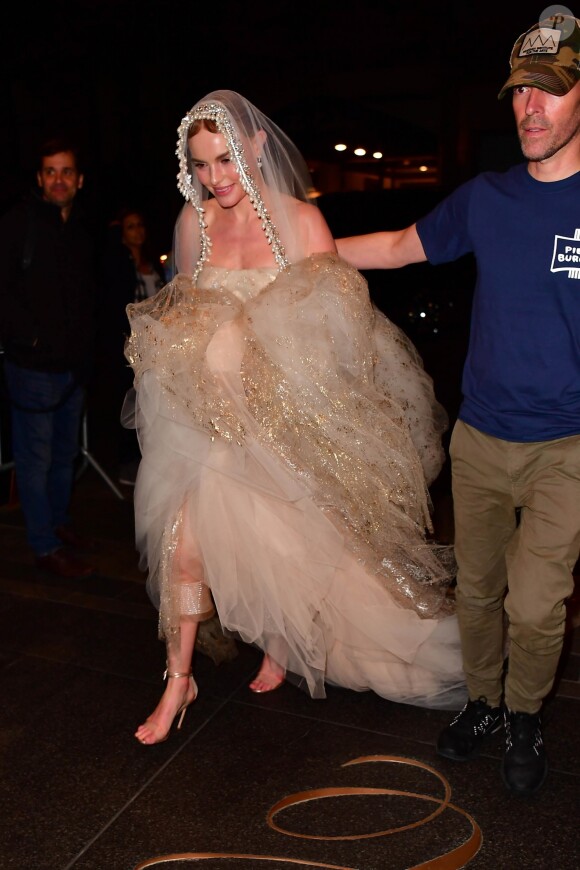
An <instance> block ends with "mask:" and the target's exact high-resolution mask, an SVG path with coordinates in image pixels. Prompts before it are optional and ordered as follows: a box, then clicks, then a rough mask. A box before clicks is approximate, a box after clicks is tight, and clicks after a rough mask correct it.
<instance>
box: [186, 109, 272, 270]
mask: <svg viewBox="0 0 580 870" xmlns="http://www.w3.org/2000/svg"><path fill="white" fill-rule="evenodd" d="M199 120H211V121H214V122H215V124H216V126H217V128H218V130H219V132H220V133H221V135H222V136H223V137H224V139H225V142H226V147H227V149H228V153H229V155H230V159H231V160H232V162H233V163H234V165H235V167H236V170H237V172H238V175H239V178H240V184H241V185H242V187H243V189H244V190H245V192H246V193H247V195H248V197H249V199H250V202H251V203H252V206H253V207H254V209H255V211H256V214H257V215H258V218H259V219H260V221H261V224H262V229H263V230H264V233H265V236H266V238H267V240H268V244H269V245H271V246H272V253H273V255H274V259H275V260H276V263H277V264H278V268H279V269H280V270H282V269H285V268H287V267H288V265H289V262H288V260H287V258H286V252H285V250H284V246H283V244H282V242H281V240H280V237H279V235H278V230H277V228H276V226H275V224H274V222H273V221H272V218H271V216H270V213H269V212H268V209H267V208H266V205H265V203H264V200H263V198H262V195H261V192H260V189H259V187H258V185H257V183H256V180H255V178H254V176H253V175H252V172H251V171H250V168H249V166H248V163H247V160H246V155H245V152H244V146H243V145H242V142H241V140H240V138H239V136H238V134H237V132H236V129H235V126H234V124H233V123H232V120H231V117H230V115H229V113H228V111H227V110H226V108H225V107H224V106H223V105H222V104H221V103H218V102H215V101H213V100H212V101H208V102H202V103H198V104H197V105H196V106H194V108H193V109H191V111H189V112H188V113H187V115H185V116H184V118H183V119H182V121H181V124H180V125H179V129H178V139H177V149H176V152H175V153H176V154H177V157H178V158H179V173H178V175H177V187H178V189H179V190H180V192H181V193H182V194H183V196H184V197H185V199H186V201H187V202H190V203H191V204H192V206H193V207H194V208H195V210H196V211H197V216H198V221H199V232H200V251H199V259H198V260H197V262H196V264H195V270H194V273H193V278H194V279H195V278H197V276H198V275H199V273H200V272H201V270H202V268H203V265H204V263H205V262H206V260H207V259H208V257H209V254H210V249H211V239H210V237H209V236H208V234H207V224H206V222H205V210H204V208H203V207H202V205H201V202H200V197H199V194H198V192H197V190H196V188H195V185H194V180H193V175H192V172H191V169H190V167H189V163H188V158H189V154H188V138H189V131H190V129H191V126H192V124H193V123H194V122H195V121H199Z"/></svg>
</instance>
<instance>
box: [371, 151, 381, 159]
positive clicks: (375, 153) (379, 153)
mask: <svg viewBox="0 0 580 870" xmlns="http://www.w3.org/2000/svg"><path fill="white" fill-rule="evenodd" d="M382 156H383V152H382V151H374V152H373V157H374V158H376V160H380V159H381V157H382Z"/></svg>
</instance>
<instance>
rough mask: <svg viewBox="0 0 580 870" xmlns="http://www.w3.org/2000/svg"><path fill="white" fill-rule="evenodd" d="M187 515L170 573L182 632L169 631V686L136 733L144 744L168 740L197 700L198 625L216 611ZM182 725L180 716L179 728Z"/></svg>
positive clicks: (185, 513)
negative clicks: (194, 670)
mask: <svg viewBox="0 0 580 870" xmlns="http://www.w3.org/2000/svg"><path fill="white" fill-rule="evenodd" d="M187 516H188V512H187V510H186V509H185V508H184V510H183V514H182V517H181V522H180V523H179V527H180V528H179V532H178V534H179V537H178V543H177V546H176V550H175V555H174V558H173V563H172V566H171V570H170V572H169V574H170V578H171V579H170V583H171V586H172V592H173V596H172V597H173V601H174V607H175V612H176V613H179V632H177V633H176V634H174V633H173V632H172V631H169V630H168V631H166V637H167V638H168V640H167V671H166V678H167V687H166V689H165V691H164V693H163V695H162V696H161V700H160V701H159V704H158V705H157V707H156V708H155V710H154V711H153V713H152V714H151V715H150V716H149V717H148V718H147V720H146V721H145V722H144V723H143V724H142V725H140V726H139V728H138V729H137V731H136V732H135V737H136V738H137V740H140V741H141V743H145V744H152V743H160V742H161V741H162V740H165V739H166V737H167V735H168V734H169V730H170V728H171V726H172V724H173V720H174V719H175V717H176V716H177V715H178V714H179V713H181V712H182V711H185V709H186V707H188V706H189V704H191V703H192V702H193V701H195V698H196V697H197V685H196V683H195V680H194V679H193V676H192V673H191V664H192V659H193V650H194V647H195V639H196V637H197V628H198V625H199V623H200V622H201V621H203V620H205V619H208V618H209V617H210V616H213V613H214V606H213V601H212V599H211V595H210V592H209V589H208V587H207V586H206V584H205V583H204V582H203V579H202V578H203V576H204V570H203V561H202V558H201V554H200V552H199V547H198V545H197V541H196V540H195V539H194V537H193V534H192V531H191V527H190V526H189V524H188V523H187V522H186V520H187ZM180 724H181V719H180V721H179V722H178V727H179V725H180Z"/></svg>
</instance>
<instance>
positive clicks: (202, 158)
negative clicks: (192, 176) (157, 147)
mask: <svg viewBox="0 0 580 870" xmlns="http://www.w3.org/2000/svg"><path fill="white" fill-rule="evenodd" d="M189 153H190V154H191V162H192V164H193V168H194V169H195V172H196V174H197V177H198V179H199V180H200V182H201V183H202V184H203V186H204V187H205V188H206V189H207V190H208V191H209V192H210V193H212V194H213V195H214V196H215V198H216V200H217V202H218V203H219V205H221V207H222V208H233V207H234V206H236V205H238V203H240V202H241V201H242V200H243V199H244V197H245V196H247V194H246V192H245V190H244V188H243V187H242V185H241V184H240V179H239V176H238V173H237V170H236V168H235V166H234V164H233V163H232V161H231V159H230V155H229V152H228V149H227V147H226V142H225V139H224V137H223V136H222V134H221V133H211V132H210V131H209V130H205V129H204V128H202V129H201V130H199V131H198V132H197V133H196V134H195V136H192V137H191V139H190V140H189Z"/></svg>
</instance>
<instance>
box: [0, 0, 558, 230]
mask: <svg viewBox="0 0 580 870" xmlns="http://www.w3.org/2000/svg"><path fill="white" fill-rule="evenodd" d="M7 8H8V7H7ZM542 8H543V7H542ZM541 11H542V9H541V8H540V7H538V8H537V9H536V8H535V7H534V6H533V5H530V4H529V3H521V2H516V3H503V4H482V3H474V4H472V3H466V2H447V3H445V2H443V3H439V4H436V3H432V2H408V3H392V2H388V0H387V2H372V0H357V2H356V3H353V4H348V5H347V4H346V3H339V2H335V3H332V2H327V0H311V2H309V3H305V2H301V0H298V2H296V0H276V2H270V3H268V2H263V0H255V2H251V3H250V2H243V0H218V2H175V0H166V2H162V0H140V2H136V0H77V2H74V3H73V2H62V0H54V2H52V3H50V4H44V5H40V4H39V5H36V4H34V5H32V4H29V3H20V4H13V5H12V9H11V12H10V19H9V20H10V22H11V23H10V26H6V21H5V23H4V27H3V36H4V38H3V40H2V41H3V48H2V62H3V64H4V71H3V74H2V78H1V83H0V116H1V118H2V127H3V129H2V136H1V137H0V149H1V150H0V207H2V208H4V207H6V206H8V205H9V204H10V203H11V202H12V201H13V200H14V199H15V198H17V197H18V196H19V194H20V193H21V191H22V190H23V189H24V188H25V187H26V186H27V185H28V184H29V183H30V180H31V179H32V178H33V170H34V159H35V148H36V146H37V144H38V142H39V141H40V140H42V139H43V138H45V137H46V136H47V135H50V134H52V133H53V132H55V131H58V130H60V129H62V128H65V129H67V130H70V131H72V132H73V133H74V134H75V135H76V136H77V137H78V138H79V139H80V141H81V143H82V145H83V147H84V149H85V153H86V158H87V172H86V179H85V182H86V185H87V191H86V195H87V196H91V197H92V198H93V200H94V202H95V204H96V205H97V206H98V207H99V208H100V209H102V211H103V213H104V214H106V213H107V212H108V211H110V210H111V209H113V208H115V207H116V205H117V203H118V202H121V201H124V200H126V199H137V200H138V201H140V202H141V203H142V204H143V205H145V206H146V207H147V208H148V210H149V211H150V217H151V219H152V220H153V223H154V227H155V231H156V232H157V233H158V234H159V236H160V239H159V241H160V242H161V243H162V244H164V245H168V244H170V241H171V230H172V227H173V221H174V218H175V215H176V212H177V210H178V209H179V207H180V205H181V202H180V197H179V194H178V193H177V190H176V187H175V174H176V168H177V164H176V159H175V155H174V151H175V139H176V128H177V126H178V124H179V122H180V119H181V117H182V116H183V115H184V114H185V112H186V111H187V110H188V109H189V108H190V106H191V105H192V104H193V103H194V102H195V101H196V100H197V99H199V98H200V97H201V96H203V95H204V94H205V93H207V92H208V91H210V90H214V89H217V88H224V87H225V88H231V89H233V90H237V91H239V92H240V93H242V94H244V96H246V97H248V98H249V99H250V100H252V102H254V103H255V104H256V105H258V107H259V108H261V109H262V110H263V111H264V112H266V114H268V115H270V116H271V117H272V118H273V119H274V120H275V121H277V122H278V123H279V124H280V126H282V127H283V128H284V129H285V130H286V131H287V132H288V133H289V135H290V136H291V137H292V138H294V139H295V141H296V143H297V144H298V145H299V147H300V148H301V149H302V151H303V152H304V153H305V155H306V156H307V157H313V156H316V155H317V154H319V153H322V152H325V151H327V149H330V148H331V146H332V144H334V142H335V141H336V137H337V136H339V135H342V137H345V136H346V135H348V134H349V133H350V132H351V130H356V131H357V134H360V136H361V137H362V136H363V134H365V133H366V132H367V131H368V132H369V133H370V132H371V131H372V134H373V135H376V136H380V139H381V145H382V148H383V149H384V150H388V149H389V147H392V148H395V149H396V148H398V147H402V148H405V147H408V148H410V149H411V150H412V149H413V148H414V147H417V148H421V147H423V146H424V145H425V144H427V145H433V143H435V148H436V149H437V151H438V152H439V156H440V161H441V167H442V183H443V185H444V187H445V188H448V187H450V186H453V185H455V184H456V183H457V182H459V181H462V180H464V179H465V178H467V177H469V176H470V175H471V174H472V173H473V172H475V171H477V170H479V169H481V168H503V167H504V166H505V165H506V164H507V165H509V163H511V162H514V161H515V160H517V159H519V156H518V151H517V147H516V141H515V134H513V131H512V119H511V111H510V107H509V105H508V104H507V103H498V101H497V99H496V94H497V91H498V90H499V88H500V86H501V84H502V83H503V80H504V79H505V78H506V76H507V73H508V58H509V53H510V50H511V47H512V45H513V42H514V41H515V38H516V37H517V36H518V34H519V33H520V32H522V30H524V29H526V28H527V27H528V26H529V25H531V24H532V23H533V20H534V19H535V17H536V16H537V15H538V14H539V13H540V12H541ZM341 229H342V228H341Z"/></svg>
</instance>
